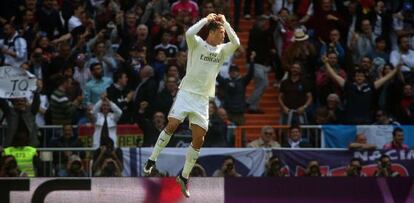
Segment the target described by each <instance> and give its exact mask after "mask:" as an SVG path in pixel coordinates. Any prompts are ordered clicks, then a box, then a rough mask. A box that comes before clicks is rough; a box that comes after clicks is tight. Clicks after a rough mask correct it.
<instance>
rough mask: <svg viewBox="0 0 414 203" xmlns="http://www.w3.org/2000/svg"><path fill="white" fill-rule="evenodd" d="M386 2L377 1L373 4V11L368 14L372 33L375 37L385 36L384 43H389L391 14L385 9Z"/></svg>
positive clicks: (383, 0)
mask: <svg viewBox="0 0 414 203" xmlns="http://www.w3.org/2000/svg"><path fill="white" fill-rule="evenodd" d="M384 2H386V0H379V1H376V2H375V6H374V9H373V10H372V11H371V12H370V13H369V14H368V16H369V18H370V20H371V22H372V25H373V29H372V30H373V32H374V34H375V36H376V37H379V36H385V37H387V39H386V41H387V42H389V36H390V35H391V32H392V15H391V12H390V11H388V10H387V8H385V3H384Z"/></svg>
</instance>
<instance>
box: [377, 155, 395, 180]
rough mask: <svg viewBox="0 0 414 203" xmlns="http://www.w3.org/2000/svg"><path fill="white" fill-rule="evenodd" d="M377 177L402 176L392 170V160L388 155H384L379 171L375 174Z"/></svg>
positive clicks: (379, 164)
mask: <svg viewBox="0 0 414 203" xmlns="http://www.w3.org/2000/svg"><path fill="white" fill-rule="evenodd" d="M374 176H376V177H399V176H400V174H399V173H398V172H397V171H395V170H393V169H392V163H391V159H390V157H389V156H388V155H385V154H383V155H382V156H381V157H380V159H379V161H378V167H377V170H376V171H375V173H374Z"/></svg>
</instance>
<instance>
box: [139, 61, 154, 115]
mask: <svg viewBox="0 0 414 203" xmlns="http://www.w3.org/2000/svg"><path fill="white" fill-rule="evenodd" d="M139 78H140V83H139V84H138V86H137V88H136V89H135V99H134V103H135V106H139V104H140V103H141V102H143V101H146V102H148V103H149V104H150V105H149V106H148V110H147V114H146V117H147V118H149V117H150V116H151V115H152V111H153V106H152V105H151V102H153V101H154V100H155V98H156V96H157V89H158V84H157V82H156V81H155V79H154V70H153V69H152V67H151V66H149V65H146V66H144V67H143V68H142V69H141V71H140V73H139Z"/></svg>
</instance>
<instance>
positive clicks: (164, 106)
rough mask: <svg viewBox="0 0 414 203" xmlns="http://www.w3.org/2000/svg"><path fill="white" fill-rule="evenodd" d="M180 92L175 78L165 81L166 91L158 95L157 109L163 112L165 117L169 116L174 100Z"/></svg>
mask: <svg viewBox="0 0 414 203" xmlns="http://www.w3.org/2000/svg"><path fill="white" fill-rule="evenodd" d="M177 92H178V81H177V78H175V77H168V78H166V81H165V87H164V89H163V90H162V91H161V92H160V93H159V94H158V95H157V99H156V109H155V110H157V111H161V112H162V113H164V115H168V113H169V111H170V109H171V106H172V105H173V103H174V98H175V97H176V96H177Z"/></svg>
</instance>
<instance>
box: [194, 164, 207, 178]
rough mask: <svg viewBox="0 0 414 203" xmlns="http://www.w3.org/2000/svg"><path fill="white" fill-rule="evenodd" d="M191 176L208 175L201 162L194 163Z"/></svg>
mask: <svg viewBox="0 0 414 203" xmlns="http://www.w3.org/2000/svg"><path fill="white" fill-rule="evenodd" d="M190 177H207V172H206V170H205V169H204V167H203V166H202V165H201V164H198V163H196V164H194V167H193V170H191V173H190Z"/></svg>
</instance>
